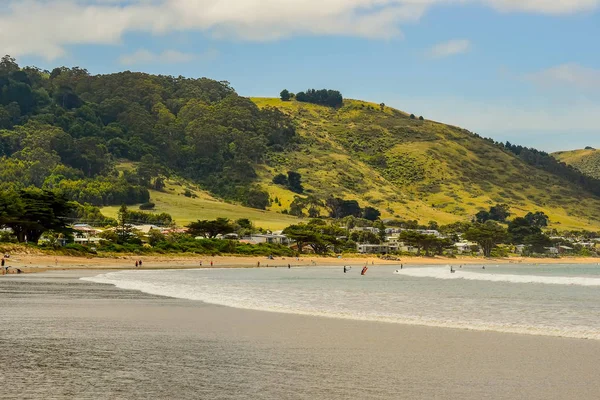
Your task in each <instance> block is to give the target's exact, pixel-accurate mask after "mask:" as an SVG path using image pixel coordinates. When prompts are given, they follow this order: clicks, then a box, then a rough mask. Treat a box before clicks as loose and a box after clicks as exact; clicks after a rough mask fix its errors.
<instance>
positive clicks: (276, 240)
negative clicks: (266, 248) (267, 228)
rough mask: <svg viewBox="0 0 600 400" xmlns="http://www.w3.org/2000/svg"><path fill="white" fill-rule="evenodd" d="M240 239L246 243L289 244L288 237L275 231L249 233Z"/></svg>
mask: <svg viewBox="0 0 600 400" xmlns="http://www.w3.org/2000/svg"><path fill="white" fill-rule="evenodd" d="M242 240H243V241H244V242H246V243H251V244H260V243H269V244H282V245H284V246H289V245H290V243H291V241H290V239H289V238H288V237H287V236H286V235H283V234H275V233H264V234H259V233H256V234H251V235H248V236H244V237H243V238H242Z"/></svg>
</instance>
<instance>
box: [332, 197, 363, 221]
mask: <svg viewBox="0 0 600 400" xmlns="http://www.w3.org/2000/svg"><path fill="white" fill-rule="evenodd" d="M326 206H327V207H328V208H329V216H330V217H331V218H336V219H339V218H344V217H347V216H350V215H352V216H353V217H360V215H361V214H362V209H361V208H360V206H359V204H358V201H356V200H344V199H340V198H337V197H330V198H328V199H327V201H326Z"/></svg>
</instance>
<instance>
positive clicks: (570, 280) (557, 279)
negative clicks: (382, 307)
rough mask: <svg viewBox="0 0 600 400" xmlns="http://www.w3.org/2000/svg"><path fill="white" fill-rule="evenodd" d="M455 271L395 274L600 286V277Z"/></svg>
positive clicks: (436, 269) (429, 269)
mask: <svg viewBox="0 0 600 400" xmlns="http://www.w3.org/2000/svg"><path fill="white" fill-rule="evenodd" d="M454 271H455V272H454V273H451V272H450V266H448V267H427V268H404V269H401V270H396V271H395V272H394V274H396V275H404V276H412V277H416V278H435V279H465V280H470V281H488V282H511V283H541V284H546V285H578V286H600V278H588V277H579V276H577V277H570V276H538V275H511V274H495V273H479V272H472V271H468V270H466V269H464V268H458V269H457V268H456V267H454Z"/></svg>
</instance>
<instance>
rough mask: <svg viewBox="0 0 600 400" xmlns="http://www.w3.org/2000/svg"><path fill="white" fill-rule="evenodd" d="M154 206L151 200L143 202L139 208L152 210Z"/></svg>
mask: <svg viewBox="0 0 600 400" xmlns="http://www.w3.org/2000/svg"><path fill="white" fill-rule="evenodd" d="M154 207H156V204H154V203H153V202H151V201H149V202H147V203H144V204H140V210H152V209H154Z"/></svg>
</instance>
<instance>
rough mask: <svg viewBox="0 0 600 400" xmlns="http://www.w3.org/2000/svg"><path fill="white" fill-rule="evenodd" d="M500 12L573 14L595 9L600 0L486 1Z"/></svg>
mask: <svg viewBox="0 0 600 400" xmlns="http://www.w3.org/2000/svg"><path fill="white" fill-rule="evenodd" d="M486 3H489V4H490V5H491V6H492V7H494V8H496V9H497V10H500V11H507V12H508V11H525V12H534V13H541V14H555V15H558V14H574V13H578V12H582V11H590V10H594V9H596V8H597V7H598V6H599V5H600V0H486Z"/></svg>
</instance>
